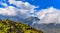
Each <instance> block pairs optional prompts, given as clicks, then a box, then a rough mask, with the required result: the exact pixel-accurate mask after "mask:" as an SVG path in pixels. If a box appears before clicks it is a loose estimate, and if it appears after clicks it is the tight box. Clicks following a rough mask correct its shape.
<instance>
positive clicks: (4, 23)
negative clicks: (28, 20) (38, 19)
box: [0, 19, 43, 33]
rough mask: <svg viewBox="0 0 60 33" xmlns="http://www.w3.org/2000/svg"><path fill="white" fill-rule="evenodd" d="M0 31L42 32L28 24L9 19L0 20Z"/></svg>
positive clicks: (0, 32) (11, 32)
mask: <svg viewBox="0 0 60 33" xmlns="http://www.w3.org/2000/svg"><path fill="white" fill-rule="evenodd" d="M0 33H43V32H42V31H41V30H36V29H35V28H33V27H30V26H29V25H26V24H23V23H20V22H14V21H11V20H8V19H6V20H0Z"/></svg>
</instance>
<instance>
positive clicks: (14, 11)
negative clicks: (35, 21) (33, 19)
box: [0, 0, 37, 18]
mask: <svg viewBox="0 0 60 33" xmlns="http://www.w3.org/2000/svg"><path fill="white" fill-rule="evenodd" d="M8 2H9V4H13V5H15V6H16V7H14V6H8V4H7V3H3V2H1V4H2V5H3V6H4V7H5V8H0V14H1V15H4V16H17V17H20V18H27V17H30V16H31V14H30V13H34V11H35V10H34V9H35V8H37V6H34V5H31V4H30V3H28V2H22V1H15V0H9V1H8Z"/></svg>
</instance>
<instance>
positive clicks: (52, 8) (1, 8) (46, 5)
mask: <svg viewBox="0 0 60 33" xmlns="http://www.w3.org/2000/svg"><path fill="white" fill-rule="evenodd" d="M0 15H3V16H17V17H19V18H22V19H24V18H28V17H31V16H34V17H38V18H39V19H40V21H39V22H38V23H60V0H0Z"/></svg>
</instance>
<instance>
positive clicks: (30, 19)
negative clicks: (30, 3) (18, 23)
mask: <svg viewBox="0 0 60 33" xmlns="http://www.w3.org/2000/svg"><path fill="white" fill-rule="evenodd" d="M39 21H40V19H39V18H38V17H32V16H31V17H28V18H26V19H25V20H24V23H25V24H28V25H33V24H35V23H37V22H39Z"/></svg>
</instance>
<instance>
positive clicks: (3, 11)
mask: <svg viewBox="0 0 60 33" xmlns="http://www.w3.org/2000/svg"><path fill="white" fill-rule="evenodd" d="M16 12H17V11H16V9H15V8H14V7H12V6H8V7H6V8H0V14H2V15H7V16H14V15H16Z"/></svg>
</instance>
